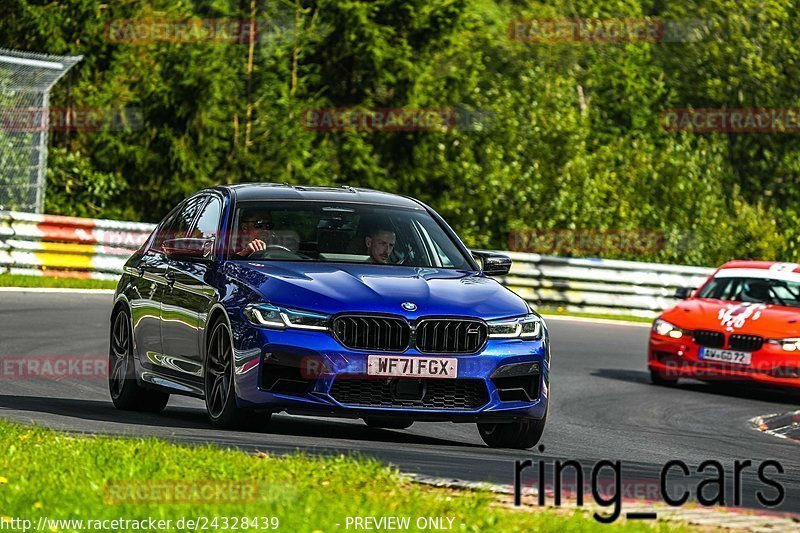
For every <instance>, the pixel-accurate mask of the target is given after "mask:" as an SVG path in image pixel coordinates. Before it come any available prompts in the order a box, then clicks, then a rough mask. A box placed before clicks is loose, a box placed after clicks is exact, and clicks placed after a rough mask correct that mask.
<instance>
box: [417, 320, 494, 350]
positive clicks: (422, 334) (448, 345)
mask: <svg viewBox="0 0 800 533" xmlns="http://www.w3.org/2000/svg"><path fill="white" fill-rule="evenodd" d="M488 333H489V331H488V327H487V326H486V323H484V322H480V321H478V320H458V319H452V320H448V319H435V320H430V319H429V320H423V321H421V322H420V323H419V325H418V326H417V331H416V346H417V350H419V351H420V352H422V353H449V354H455V353H475V352H477V351H478V350H480V349H481V348H482V347H483V344H484V343H485V342H486V337H487V335H488Z"/></svg>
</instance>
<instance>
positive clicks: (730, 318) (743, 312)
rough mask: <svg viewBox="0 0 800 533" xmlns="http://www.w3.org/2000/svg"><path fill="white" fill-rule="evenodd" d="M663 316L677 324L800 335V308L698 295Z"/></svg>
mask: <svg viewBox="0 0 800 533" xmlns="http://www.w3.org/2000/svg"><path fill="white" fill-rule="evenodd" d="M661 318H663V319H664V320H666V321H667V322H671V323H672V324H675V325H676V326H678V327H680V328H683V329H689V330H695V329H708V330H713V331H725V332H728V333H742V334H745V335H760V336H762V337H767V338H773V339H779V338H788V337H800V309H798V308H794V307H783V306H780V305H771V304H753V303H741V302H729V301H723V300H708V299H704V298H696V299H691V300H684V301H682V302H680V303H679V304H678V305H676V306H675V307H672V308H671V309H667V310H666V311H664V313H663V314H662V315H661Z"/></svg>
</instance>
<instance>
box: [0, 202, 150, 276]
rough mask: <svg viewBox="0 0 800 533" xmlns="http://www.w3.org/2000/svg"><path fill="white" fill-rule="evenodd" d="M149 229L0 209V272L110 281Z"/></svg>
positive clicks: (118, 273) (111, 222) (120, 270)
mask: <svg viewBox="0 0 800 533" xmlns="http://www.w3.org/2000/svg"><path fill="white" fill-rule="evenodd" d="M154 227H155V226H154V225H152V224H141V223H138V222H119V221H115V220H95V219H88V218H76V217H63V216H56V215H37V214H31V213H18V212H13V211H0V273H10V274H28V275H51V276H62V277H78V278H90V279H109V280H115V279H118V278H119V275H120V274H121V273H122V266H123V265H124V264H125V261H126V260H127V259H128V257H129V256H130V255H131V253H133V251H134V250H136V249H137V248H138V247H139V246H141V244H142V243H143V242H144V241H145V240H147V237H148V236H149V235H150V232H151V231H153V228H154Z"/></svg>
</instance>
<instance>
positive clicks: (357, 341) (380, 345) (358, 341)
mask: <svg viewBox="0 0 800 533" xmlns="http://www.w3.org/2000/svg"><path fill="white" fill-rule="evenodd" d="M333 334H334V335H335V336H336V340H338V341H339V342H341V343H342V344H344V345H345V346H347V347H348V348H352V349H354V350H375V351H381V352H402V351H405V350H406V348H408V341H409V338H410V337H411V328H410V327H409V325H408V322H406V321H405V320H403V319H400V318H389V317H380V316H358V315H352V316H340V317H337V318H336V319H335V320H334V321H333Z"/></svg>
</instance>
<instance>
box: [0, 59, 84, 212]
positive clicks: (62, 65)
mask: <svg viewBox="0 0 800 533" xmlns="http://www.w3.org/2000/svg"><path fill="white" fill-rule="evenodd" d="M81 59H83V56H53V55H46V54H35V53H31V52H20V51H14V50H5V49H2V48H0V210H15V211H25V212H33V213H41V212H42V209H43V207H44V194H45V185H46V183H45V179H46V169H47V133H48V130H49V129H50V123H49V118H50V117H49V115H50V101H49V98H50V89H51V88H52V87H53V85H55V83H56V82H57V81H58V80H59V79H60V78H61V77H62V76H64V74H66V73H67V71H68V70H69V69H70V68H72V67H73V66H74V65H75V64H76V63H78V62H79V61H80V60H81Z"/></svg>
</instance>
